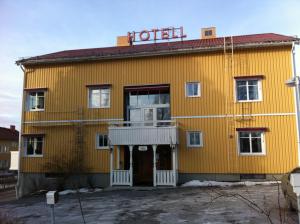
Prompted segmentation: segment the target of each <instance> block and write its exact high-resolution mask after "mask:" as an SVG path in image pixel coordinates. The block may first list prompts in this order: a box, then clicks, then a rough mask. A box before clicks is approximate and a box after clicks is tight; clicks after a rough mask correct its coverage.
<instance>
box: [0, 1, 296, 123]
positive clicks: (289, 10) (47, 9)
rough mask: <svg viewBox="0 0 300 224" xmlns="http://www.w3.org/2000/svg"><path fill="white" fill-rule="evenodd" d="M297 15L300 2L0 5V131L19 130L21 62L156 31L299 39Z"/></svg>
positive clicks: (45, 3) (122, 2) (29, 3)
mask: <svg viewBox="0 0 300 224" xmlns="http://www.w3.org/2000/svg"><path fill="white" fill-rule="evenodd" d="M299 11H300V0H284V1H283V0H278V1H276V0H248V1H246V0H244V1H241V0H235V1H234V0H231V1H229V0H226V1H224V0H215V1H214V0H212V1H211V0H210V1H208V0H207V1H204V0H202V1H201V0H156V1H151V0H145V1H142V0H140V1H137V0H136V1H133V0H119V1H117V0H115V1H114V0H107V1H105V0H98V1H96V0H89V1H87V0H72V1H71V0H48V1H46V0H0V126H9V125H10V124H14V125H17V127H20V117H21V94H22V82H23V73H22V71H21V69H20V68H19V67H17V66H16V65H15V61H16V60H17V59H18V58H20V57H28V56H35V55H39V54H45V53H50V52H55V51H61V50H67V49H78V48H94V47H106V46H113V45H115V42H116V41H115V40H116V36H118V35H126V34H127V31H133V30H141V29H144V28H149V29H150V28H154V27H169V26H175V27H179V26H183V27H184V28H185V33H186V34H187V39H195V38H199V35H200V28H201V27H208V26H216V27H217V35H218V36H224V35H240V34H254V33H269V32H274V33H280V34H285V35H298V36H299V37H300V12H299ZM297 52H298V57H297V64H298V71H299V72H300V63H299V61H300V60H299V54H300V52H299V51H297Z"/></svg>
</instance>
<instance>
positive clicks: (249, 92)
mask: <svg viewBox="0 0 300 224" xmlns="http://www.w3.org/2000/svg"><path fill="white" fill-rule="evenodd" d="M236 93H237V94H236V100H237V101H241V102H243V101H260V100H261V99H262V94H261V80H260V79H248V80H246V79H241V80H236Z"/></svg>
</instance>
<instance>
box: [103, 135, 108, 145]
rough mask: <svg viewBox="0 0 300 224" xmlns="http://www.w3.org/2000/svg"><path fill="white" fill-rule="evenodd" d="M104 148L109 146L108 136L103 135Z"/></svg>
mask: <svg viewBox="0 0 300 224" xmlns="http://www.w3.org/2000/svg"><path fill="white" fill-rule="evenodd" d="M103 146H108V141H107V135H103Z"/></svg>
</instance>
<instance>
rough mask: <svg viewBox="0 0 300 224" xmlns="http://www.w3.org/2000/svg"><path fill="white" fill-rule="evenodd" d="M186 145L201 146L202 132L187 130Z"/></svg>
mask: <svg viewBox="0 0 300 224" xmlns="http://www.w3.org/2000/svg"><path fill="white" fill-rule="evenodd" d="M186 137H187V147H203V139H202V132H200V131H189V132H187V136H186Z"/></svg>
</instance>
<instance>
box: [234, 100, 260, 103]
mask: <svg viewBox="0 0 300 224" xmlns="http://www.w3.org/2000/svg"><path fill="white" fill-rule="evenodd" d="M235 102H236V103H255V102H262V100H236V101H235Z"/></svg>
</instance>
